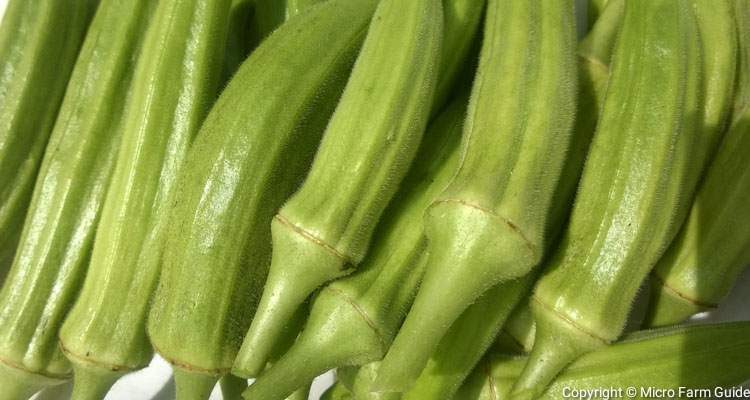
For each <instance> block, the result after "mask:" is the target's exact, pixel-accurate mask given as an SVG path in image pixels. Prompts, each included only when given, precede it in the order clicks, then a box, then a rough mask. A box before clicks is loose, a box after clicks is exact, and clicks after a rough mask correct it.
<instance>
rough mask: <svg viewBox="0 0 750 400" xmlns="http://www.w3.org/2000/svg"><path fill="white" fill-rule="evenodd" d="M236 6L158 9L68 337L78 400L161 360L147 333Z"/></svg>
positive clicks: (192, 0)
mask: <svg viewBox="0 0 750 400" xmlns="http://www.w3.org/2000/svg"><path fill="white" fill-rule="evenodd" d="M230 4H231V1H230V0H164V1H160V2H159V4H158V7H157V8H156V11H155V16H154V19H153V22H152V23H151V24H150V25H149V28H148V30H147V33H146V37H145V39H144V47H143V51H142V53H141V55H140V57H139V59H138V62H137V65H136V70H135V78H134V82H135V83H134V86H133V89H132V90H133V92H132V96H131V97H130V99H129V101H128V103H127V105H126V109H125V115H124V126H123V138H122V146H121V148H120V152H119V154H118V156H117V162H116V166H115V170H114V172H113V178H112V183H111V184H110V187H109V189H108V191H107V194H106V199H105V203H104V206H103V211H102V217H101V222H100V224H99V227H98V228H97V232H96V238H95V242H94V247H93V250H92V255H91V261H90V264H89V270H88V273H87V275H86V278H85V280H84V283H83V287H82V289H81V293H80V296H79V298H78V299H77V301H76V303H75V305H74V306H73V308H72V309H71V310H70V312H69V313H68V315H67V317H66V319H65V322H64V323H63V326H62V328H61V330H60V347H61V348H62V350H63V351H64V353H65V355H66V356H67V357H68V359H70V360H71V361H72V363H73V367H74V373H75V384H74V389H73V398H74V399H99V398H103V397H104V395H105V394H106V393H107V391H108V390H109V387H110V386H111V384H112V383H114V381H115V380H116V379H117V378H119V377H120V376H122V375H123V374H125V373H127V372H129V371H132V370H136V369H139V368H143V367H145V366H146V365H147V364H148V363H149V361H150V360H151V358H152V356H153V350H152V347H151V344H150V343H149V340H148V337H147V336H146V329H145V325H146V317H147V315H148V310H149V306H150V302H151V298H152V293H153V291H154V289H155V287H156V283H157V280H158V277H159V272H160V264H161V260H162V249H163V244H164V238H165V235H166V221H167V218H166V216H167V213H168V210H169V207H170V205H171V203H172V202H173V196H174V195H175V192H176V191H177V189H178V185H177V182H176V181H177V176H178V173H179V170H180V168H181V166H182V165H183V161H184V159H185V154H186V153H187V149H188V146H189V145H190V143H191V142H192V140H193V137H194V136H195V134H196V133H197V132H198V128H199V127H200V125H201V123H202V122H203V119H204V118H205V116H206V114H207V112H208V109H209V107H210V106H211V105H212V103H213V101H214V98H215V96H216V92H217V88H218V83H219V78H220V71H221V63H222V62H223V52H224V44H225V43H226V26H227V20H228V15H229V7H230ZM178 201H179V200H178ZM124 298H127V301H113V300H114V299H124ZM177 379H178V385H179V383H180V377H179V376H178V377H177ZM178 390H179V388H178Z"/></svg>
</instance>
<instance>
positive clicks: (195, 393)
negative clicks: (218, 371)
mask: <svg viewBox="0 0 750 400" xmlns="http://www.w3.org/2000/svg"><path fill="white" fill-rule="evenodd" d="M173 370H174V383H175V387H176V389H177V396H176V397H177V400H208V398H209V397H210V396H211V391H213V389H214V386H216V382H218V381H219V377H218V376H215V375H207V374H203V373H200V372H194V371H188V370H186V369H182V368H180V367H174V368H173Z"/></svg>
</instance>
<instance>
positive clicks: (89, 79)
mask: <svg viewBox="0 0 750 400" xmlns="http://www.w3.org/2000/svg"><path fill="white" fill-rule="evenodd" d="M150 3H151V2H149V1H145V0H142V1H119V0H104V1H102V2H101V4H100V5H99V8H98V9H97V12H96V15H95V16H94V19H93V21H92V23H91V26H90V27H89V29H88V33H87V36H86V39H85V41H84V44H83V46H82V48H81V52H80V54H79V56H78V60H77V62H76V65H75V67H74V70H73V73H72V75H71V78H70V82H69V83H68V89H67V91H66V94H65V98H64V100H63V103H62V105H61V107H60V112H59V115H58V118H57V122H56V123H55V127H54V129H53V131H52V134H51V136H50V140H49V144H48V145H47V149H46V151H45V155H44V160H43V162H42V166H41V169H40V172H39V176H38V178H37V180H36V184H35V188H34V194H33V197H32V201H31V206H30V208H29V212H28V215H27V217H26V222H25V224H24V230H23V232H22V234H21V240H20V243H19V246H18V250H17V253H16V257H15V259H14V262H13V265H12V267H11V270H10V274H9V276H8V279H7V281H6V282H5V285H4V287H3V290H2V292H0V360H2V363H0V370H1V371H0V386H1V387H3V388H12V387H15V388H18V390H22V391H24V392H25V393H26V394H30V393H33V392H34V391H36V390H38V389H39V388H40V387H41V386H45V385H49V384H51V383H54V382H50V381H49V379H50V378H54V379H67V378H68V377H69V375H70V372H71V371H70V364H69V363H68V361H67V360H66V359H65V357H64V356H63V355H62V353H61V352H60V350H59V348H58V338H57V336H58V332H59V329H60V326H61V325H62V323H63V320H64V318H65V316H66V314H67V313H68V311H69V309H70V307H71V306H72V304H73V302H74V301H75V298H76V296H77V294H78V291H79V289H80V286H81V283H82V281H83V276H84V275H85V273H86V268H87V263H88V260H89V257H90V252H91V248H92V245H93V240H94V233H95V231H96V228H97V225H98V222H99V219H100V215H101V213H102V207H103V203H104V197H105V193H106V190H107V188H108V187H109V185H110V181H111V177H112V172H111V171H112V169H113V167H114V163H115V159H116V155H117V152H118V149H119V145H120V139H121V136H122V134H121V132H122V130H121V125H122V113H123V110H124V107H125V101H126V98H127V97H128V96H129V92H130V86H131V82H132V80H133V69H134V68H133V67H134V66H133V64H134V61H133V60H134V59H135V58H136V55H137V54H138V52H139V51H140V48H141V46H142V40H143V36H144V34H143V33H144V31H145V26H146V24H147V22H148V20H149V19H150V14H151V10H152V7H151V6H150V5H149V4H150ZM11 391H12V390H11V389H8V390H5V391H3V392H2V393H0V398H4V397H3V395H8V393H9V392H11ZM21 397H23V396H21ZM9 398H13V395H12V394H11V395H9Z"/></svg>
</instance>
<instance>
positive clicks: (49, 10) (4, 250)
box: [0, 0, 97, 283]
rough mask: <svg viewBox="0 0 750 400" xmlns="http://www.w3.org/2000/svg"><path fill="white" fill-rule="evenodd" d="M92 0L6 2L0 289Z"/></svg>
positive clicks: (0, 65)
mask: <svg viewBox="0 0 750 400" xmlns="http://www.w3.org/2000/svg"><path fill="white" fill-rule="evenodd" d="M96 3H97V0H81V1H77V2H75V4H70V5H69V4H66V3H65V2H60V1H56V0H12V1H9V2H8V4H7V10H5V14H4V15H3V19H2V24H1V25H0V76H1V78H0V283H2V282H3V278H4V277H5V275H6V273H7V272H8V271H7V270H6V265H8V263H10V261H12V258H13V254H14V252H15V250H16V246H17V245H18V241H19V233H20V232H21V229H22V225H23V221H24V217H25V216H26V211H27V209H28V207H29V203H30V200H31V196H32V192H33V189H34V182H35V180H36V176H37V174H38V172H39V169H40V164H41V163H42V159H43V156H44V148H45V146H46V145H47V141H48V139H49V137H50V134H51V132H52V130H53V128H54V126H55V119H56V117H57V115H58V110H59V109H60V104H61V102H62V99H63V95H64V94H65V87H66V84H67V83H68V79H69V78H70V74H71V72H72V70H73V66H74V64H75V62H76V56H77V55H78V51H79V49H80V47H81V43H82V42H83V40H84V37H85V34H86V29H87V28H88V25H89V21H90V20H91V17H92V15H93V13H94V9H95V8H96Z"/></svg>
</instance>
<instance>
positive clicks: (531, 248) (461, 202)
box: [425, 199, 538, 258]
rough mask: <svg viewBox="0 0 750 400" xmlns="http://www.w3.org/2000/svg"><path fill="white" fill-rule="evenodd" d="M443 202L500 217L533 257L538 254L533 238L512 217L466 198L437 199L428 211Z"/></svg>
mask: <svg viewBox="0 0 750 400" xmlns="http://www.w3.org/2000/svg"><path fill="white" fill-rule="evenodd" d="M443 203H456V204H459V205H462V206H464V207H469V208H473V209H475V210H478V211H480V212H482V213H485V214H487V215H488V216H490V217H494V218H497V219H499V220H500V221H502V222H503V223H504V224H506V225H508V227H509V228H510V229H511V231H512V232H514V233H516V234H517V235H518V236H519V237H520V238H521V239H522V240H523V242H524V243H525V244H526V248H527V249H528V250H529V252H530V253H531V256H532V258H534V257H536V256H537V253H538V251H537V249H536V246H534V243H532V242H531V240H529V238H527V237H526V235H524V233H523V230H521V228H520V227H519V226H518V225H516V224H515V223H514V222H513V221H511V220H510V219H508V218H506V217H504V216H502V215H500V214H498V213H496V212H494V211H492V210H489V209H487V208H484V207H482V206H480V205H478V204H473V203H470V202H468V201H466V200H462V199H440V200H437V201H435V202H433V203H432V204H431V205H430V207H428V212H429V209H430V208H433V207H435V206H437V205H439V204H443ZM425 214H426V213H425Z"/></svg>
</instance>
